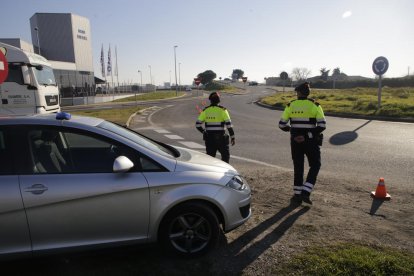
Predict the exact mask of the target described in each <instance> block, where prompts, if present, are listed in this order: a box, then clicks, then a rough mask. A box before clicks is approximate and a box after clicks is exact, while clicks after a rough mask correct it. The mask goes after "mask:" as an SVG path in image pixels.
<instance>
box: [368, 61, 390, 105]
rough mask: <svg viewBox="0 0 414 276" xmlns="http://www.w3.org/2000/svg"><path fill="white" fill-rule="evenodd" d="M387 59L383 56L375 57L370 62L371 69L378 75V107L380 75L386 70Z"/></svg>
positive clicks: (379, 103) (379, 102)
mask: <svg viewBox="0 0 414 276" xmlns="http://www.w3.org/2000/svg"><path fill="white" fill-rule="evenodd" d="M388 66H389V63H388V60H387V59H386V58H385V57H377V58H376V59H375V60H374V62H373V63H372V71H374V73H375V74H376V75H378V109H380V108H381V89H382V84H381V83H382V75H384V74H385V72H387V70H388Z"/></svg>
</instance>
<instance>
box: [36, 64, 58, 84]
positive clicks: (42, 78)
mask: <svg viewBox="0 0 414 276" xmlns="http://www.w3.org/2000/svg"><path fill="white" fill-rule="evenodd" d="M32 68H33V72H34V74H35V76H36V79H37V82H38V83H39V84H40V85H46V86H47V85H56V81H55V75H54V74H53V69H52V68H50V67H48V66H44V65H42V66H34V67H32Z"/></svg>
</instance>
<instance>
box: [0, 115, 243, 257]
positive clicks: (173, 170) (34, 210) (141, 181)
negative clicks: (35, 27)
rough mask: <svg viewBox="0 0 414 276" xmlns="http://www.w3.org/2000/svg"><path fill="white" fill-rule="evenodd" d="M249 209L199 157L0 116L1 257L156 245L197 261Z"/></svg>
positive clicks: (120, 131)
mask: <svg viewBox="0 0 414 276" xmlns="http://www.w3.org/2000/svg"><path fill="white" fill-rule="evenodd" d="M250 201H251V191H250V187H249V185H248V184H247V183H246V181H245V180H244V179H243V178H242V176H240V175H239V173H238V172H237V171H236V170H235V169H234V168H233V167H232V166H231V165H229V164H227V163H225V162H222V161H221V160H219V159H216V158H213V157H210V156H208V155H206V154H204V153H200V152H197V151H193V150H189V149H185V148H181V147H173V146H170V145H166V144H163V143H160V142H156V141H154V140H151V139H149V138H146V137H144V136H141V135H140V134H138V133H135V132H133V131H131V130H129V129H127V128H124V127H121V126H118V125H115V124H113V123H110V122H107V121H105V120H102V119H98V118H91V117H82V116H70V114H67V113H58V114H57V115H56V114H47V115H34V116H27V117H0V225H1V227H0V257H5V256H10V255H11V254H16V253H21V254H24V253H27V254H28V255H30V254H31V253H34V254H36V253H40V252H45V251H54V250H57V249H59V250H60V249H68V248H80V247H98V246H110V245H114V244H135V243H144V242H155V241H160V242H161V243H162V244H163V245H164V246H165V247H166V248H167V249H168V250H170V251H172V252H175V253H179V254H183V255H190V256H191V255H198V254H202V253H205V252H206V251H208V250H209V249H211V248H212V247H213V246H214V245H215V244H216V242H217V240H218V238H219V233H220V231H221V229H222V230H223V231H224V232H228V231H231V230H232V229H234V228H236V227H238V226H240V225H241V224H243V223H244V222H245V221H246V220H248V219H249V217H250V215H251V211H250ZM220 225H221V227H220Z"/></svg>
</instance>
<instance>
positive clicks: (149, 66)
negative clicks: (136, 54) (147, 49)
mask: <svg viewBox="0 0 414 276" xmlns="http://www.w3.org/2000/svg"><path fill="white" fill-rule="evenodd" d="M148 67H149V70H150V84H151V85H152V73H151V65H148Z"/></svg>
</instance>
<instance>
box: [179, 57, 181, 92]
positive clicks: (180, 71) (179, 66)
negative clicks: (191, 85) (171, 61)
mask: <svg viewBox="0 0 414 276" xmlns="http://www.w3.org/2000/svg"><path fill="white" fill-rule="evenodd" d="M178 85H179V86H178V87H180V92H181V62H179V63H178Z"/></svg>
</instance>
